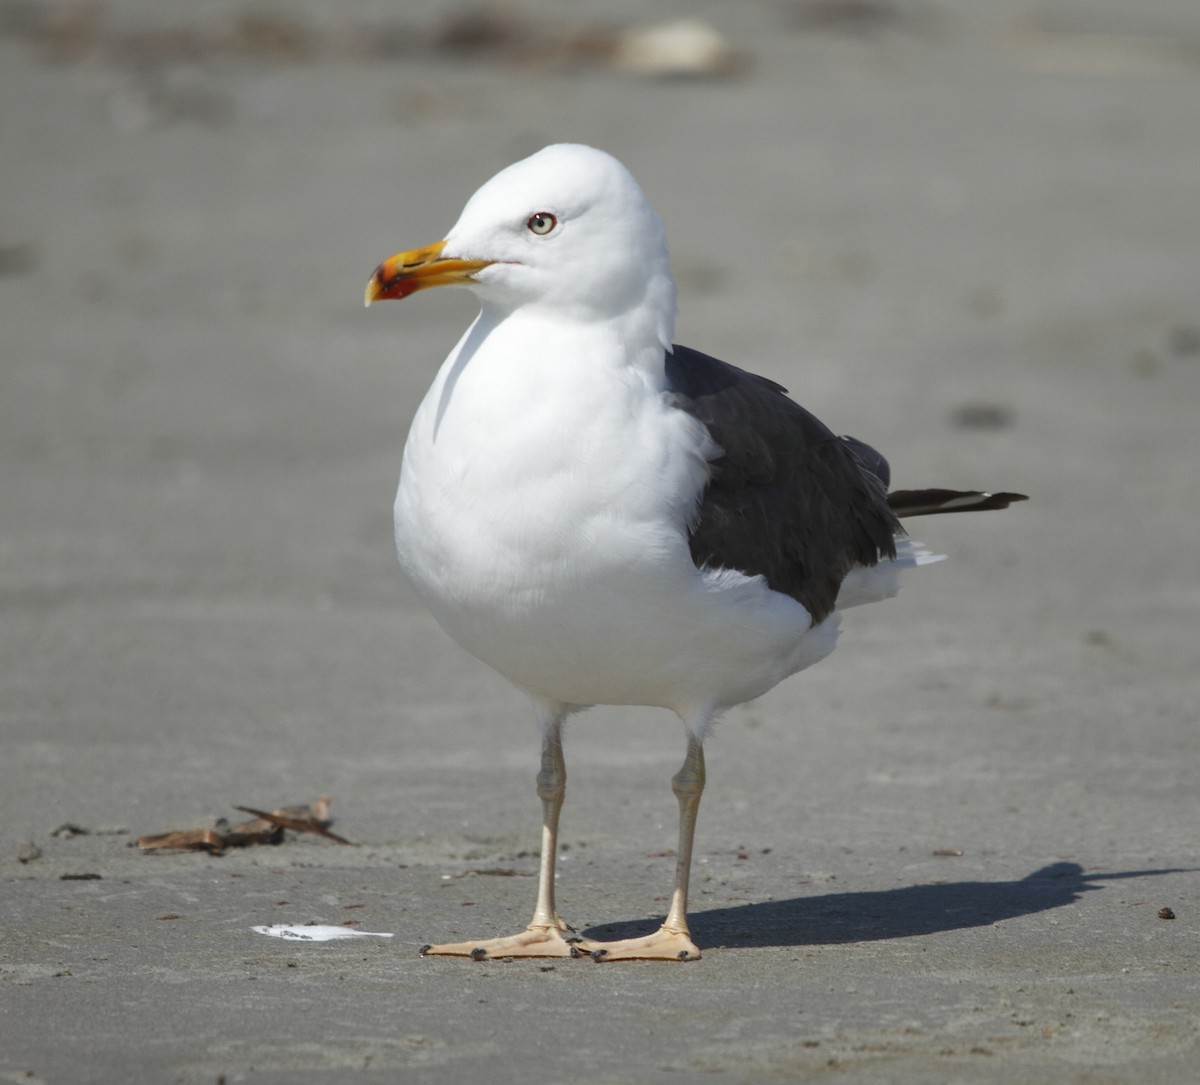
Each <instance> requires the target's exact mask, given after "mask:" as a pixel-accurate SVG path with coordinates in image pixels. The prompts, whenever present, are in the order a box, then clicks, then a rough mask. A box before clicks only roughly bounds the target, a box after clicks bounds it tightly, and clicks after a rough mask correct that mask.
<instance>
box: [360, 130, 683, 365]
mask: <svg viewBox="0 0 1200 1085" xmlns="http://www.w3.org/2000/svg"><path fill="white" fill-rule="evenodd" d="M454 285H457V286H466V287H467V288H469V289H470V290H471V291H472V292H473V293H474V294H475V295H476V296H477V297H478V298H479V300H480V302H481V304H482V305H483V306H484V307H485V309H491V310H493V311H495V312H496V313H497V315H498V316H501V317H503V316H505V315H507V314H509V313H513V312H516V311H517V310H520V309H536V310H539V311H542V312H544V314H545V315H547V316H550V317H552V318H554V319H560V320H578V321H590V322H594V321H598V320H605V319H619V318H621V317H622V316H624V315H625V314H629V313H638V314H640V316H641V317H642V318H646V317H649V320H650V327H651V329H652V334H654V335H655V336H656V338H657V339H658V340H659V341H660V343H661V344H662V346H663V347H664V348H667V347H669V344H670V341H671V337H672V332H673V326H674V319H675V285H674V281H673V279H672V277H671V268H670V262H669V260H668V257H667V244H666V236H665V233H664V231H663V226H662V222H661V220H660V219H659V217H658V215H657V214H655V212H654V208H652V207H651V206H650V202H649V201H648V200H647V199H646V196H645V193H643V192H642V190H641V187H640V186H639V185H638V183H637V181H635V180H634V178H633V175H632V174H631V173H630V172H629V171H628V170H627V169H626V168H625V167H624V166H623V165H622V164H621V163H620V162H618V161H617V160H616V159H615V158H613V157H612V155H610V154H606V153H605V152H604V151H599V150H596V149H595V148H593V147H584V146H581V145H578V144H567V143H561V144H555V145H553V146H550V147H546V148H544V149H543V150H541V151H538V152H537V154H534V155H531V156H530V157H529V158H525V159H522V160H521V161H520V162H516V163H514V164H513V165H511V166H509V167H508V168H507V169H504V170H501V171H500V172H499V173H498V174H496V176H495V177H493V178H492V179H491V180H490V181H488V182H487V183H486V184H484V185H483V187H482V188H480V189H479V190H478V191H477V192H476V193H475V195H473V196H472V197H471V198H470V200H468V201H467V205H466V207H464V208H463V212H462V214H461V215H460V216H459V219H458V222H456V223H455V224H454V226H453V227H451V229H450V231H449V233H447V234H446V237H445V238H444V240H442V241H438V242H436V243H434V244H432V245H426V246H424V247H423V248H419V249H412V250H410V251H408V252H401V253H397V254H396V255H395V256H392V257H390V258H388V259H387V260H385V261H384V262H383V263H382V264H380V265H379V266H378V267H377V268H376V269H375V272H374V274H373V275H372V276H371V280H370V282H369V283H368V284H367V290H366V303H367V304H368V305H370V304H371V302H373V301H379V300H381V299H387V298H406V297H408V296H409V295H410V294H413V293H415V292H416V291H418V290H424V289H426V288H428V287H432V286H454Z"/></svg>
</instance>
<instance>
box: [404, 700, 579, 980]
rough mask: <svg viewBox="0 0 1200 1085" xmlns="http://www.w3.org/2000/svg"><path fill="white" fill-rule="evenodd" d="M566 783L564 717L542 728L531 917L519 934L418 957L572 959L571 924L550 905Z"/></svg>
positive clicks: (457, 945)
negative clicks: (538, 829) (535, 881)
mask: <svg viewBox="0 0 1200 1085" xmlns="http://www.w3.org/2000/svg"><path fill="white" fill-rule="evenodd" d="M566 787H567V766H566V762H565V761H564V760H563V750H562V718H561V716H560V717H558V718H555V719H554V720H552V721H550V722H548V723H546V724H545V725H544V726H543V729H542V767H541V770H540V771H539V772H538V776H537V791H538V798H540V799H541V800H542V859H541V865H540V868H539V870H538V895H537V904H536V906H535V907H534V910H533V919H532V921H531V922H530V924H529V926H528V927H526V929H525V930H523V931H521V933H520V934H514V935H510V936H508V937H505V938H489V939H485V940H483V941H478V942H451V943H447V944H445V945H439V946H424V947H422V949H421V955H422V956H429V955H434V954H436V955H439V956H449V957H470V958H472V959H473V960H476V961H485V960H487V959H488V958H489V957H574V956H578V952H577V951H576V949H575V947H574V945H573V942H568V941H567V939H566V937H564V933H563V932H564V931H566V932H570V931H571V928H570V927H568V926H567V924H566V923H564V922H563V921H562V919H561V918H560V917H559V915H558V912H557V911H556V910H555V907H554V863H555V859H556V858H557V855H558V815H559V812H560V811H561V810H562V804H563V796H564V795H565V793H566Z"/></svg>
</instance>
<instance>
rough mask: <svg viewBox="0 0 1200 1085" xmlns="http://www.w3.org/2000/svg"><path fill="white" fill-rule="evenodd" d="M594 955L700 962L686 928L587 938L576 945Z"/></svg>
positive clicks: (604, 958) (605, 958)
mask: <svg viewBox="0 0 1200 1085" xmlns="http://www.w3.org/2000/svg"><path fill="white" fill-rule="evenodd" d="M575 948H576V949H577V950H578V951H579V952H580V953H581V954H582V953H588V954H591V958H592V960H593V961H698V960H699V959H700V950H698V949H697V948H696V943H695V942H693V941H692V939H691V936H690V935H689V934H688V932H687V931H685V930H683V931H680V930H671V929H670V928H668V927H659V928H658V930H656V931H655V932H654V933H653V934H647V935H646V936H645V937H644V938H622V939H621V940H620V941H619V942H596V941H593V940H592V939H590V938H585V939H583V940H582V941H581V942H579V943H577V945H576V947H575Z"/></svg>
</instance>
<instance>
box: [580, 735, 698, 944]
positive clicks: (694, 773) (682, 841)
mask: <svg viewBox="0 0 1200 1085" xmlns="http://www.w3.org/2000/svg"><path fill="white" fill-rule="evenodd" d="M671 790H672V791H673V792H675V797H676V798H677V799H678V800H679V849H678V851H677V852H676V853H675V891H674V892H673V893H672V894H671V909H670V911H669V912H667V918H666V919H665V920H664V921H663V925H662V926H661V927H659V929H658V930H657V931H655V932H654V933H653V934H648V935H646V936H645V937H643V938H624V939H622V940H621V941H618V942H597V941H593V940H592V939H584V940H583V941H581V942H579V944H578V948H579V950H581V951H582V952H584V953H590V954H591V955H592V959H593V960H596V961H628V960H653V961H695V960H699V958H700V950H699V949H697V948H696V944H695V943H694V942H693V941H692V936H691V932H690V931H689V930H688V923H687V901H688V879H689V876H690V874H691V870H692V841H693V839H694V837H695V835H696V814H697V813H698V812H699V809H700V796H701V795H702V794H703V793H704V747H703V746H702V745H701V743H700V740H699V739H697V738H694V737H693V736H692V735H691V733H690V732H689V734H688V749H687V757H686V758H684V762H683V767H682V768H681V769H680V770H679V771H678V772H677V773H676V774H675V776H674V777H673V778H672V780H671Z"/></svg>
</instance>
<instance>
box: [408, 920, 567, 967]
mask: <svg viewBox="0 0 1200 1085" xmlns="http://www.w3.org/2000/svg"><path fill="white" fill-rule="evenodd" d="M566 930H567V931H569V930H570V928H569V927H567V928H566ZM577 941H578V939H574V938H573V939H571V940H570V941H568V940H567V936H566V935H565V934H564V933H563V931H562V930H560V929H559V928H558V927H543V926H535V925H533V924H530V926H529V927H527V928H526V929H525V930H523V931H521V933H520V934H512V935H509V936H508V937H506V938H486V939H484V940H483V941H481V942H447V943H446V944H444V945H440V946H422V947H421V956H422V957H433V956H437V957H470V958H471V960H473V961H487V960H494V959H496V958H497V957H578V956H580V953H579V951H578V950H577V949H576V948H575V944H576V942H577Z"/></svg>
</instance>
